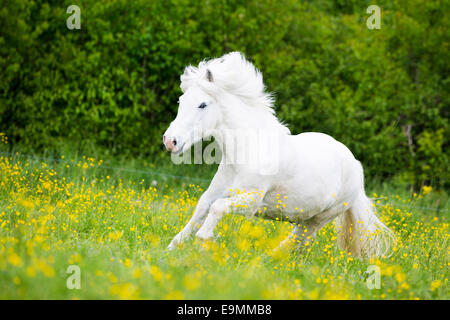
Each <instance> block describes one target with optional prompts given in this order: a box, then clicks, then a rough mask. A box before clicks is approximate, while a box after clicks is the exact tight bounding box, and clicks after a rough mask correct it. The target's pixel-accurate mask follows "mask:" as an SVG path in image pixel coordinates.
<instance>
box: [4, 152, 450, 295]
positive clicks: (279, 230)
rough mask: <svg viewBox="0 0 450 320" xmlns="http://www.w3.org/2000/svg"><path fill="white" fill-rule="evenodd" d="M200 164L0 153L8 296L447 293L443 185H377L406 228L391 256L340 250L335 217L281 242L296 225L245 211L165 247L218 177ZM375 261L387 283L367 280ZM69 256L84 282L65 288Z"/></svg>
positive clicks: (380, 208) (386, 209)
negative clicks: (306, 240)
mask: <svg viewBox="0 0 450 320" xmlns="http://www.w3.org/2000/svg"><path fill="white" fill-rule="evenodd" d="M0 151H1V150H0ZM125 163H127V166H125ZM138 165H139V166H138ZM198 167H199V166H197V167H195V168H193V167H192V166H188V167H187V168H186V167H185V168H184V169H183V168H182V167H180V166H178V168H176V169H175V171H174V172H175V173H174V175H173V176H169V177H167V176H162V175H158V174H155V175H150V174H149V173H151V172H153V171H154V170H156V169H155V168H154V167H153V166H152V165H151V164H145V163H139V164H138V163H136V162H133V161H128V162H123V163H122V166H120V169H119V167H118V166H117V167H116V166H113V165H110V164H108V161H107V160H105V161H104V162H103V161H101V160H100V159H94V158H89V157H75V156H70V157H69V156H66V157H60V158H59V159H53V160H51V161H50V159H36V158H27V157H24V156H23V155H21V154H20V153H17V154H14V155H5V154H4V155H0V288H1V290H0V299H448V298H449V296H448V270H449V265H450V263H449V242H448V241H449V238H448V232H449V210H450V209H449V205H448V204H449V202H448V197H447V196H446V195H445V193H443V192H438V191H436V190H433V189H432V188H431V187H427V186H424V187H423V188H422V190H421V192H420V193H417V194H416V193H414V194H413V193H410V192H408V191H406V190H404V189H399V190H395V189H393V188H392V187H388V186H386V185H382V186H379V187H372V188H370V195H371V196H372V197H373V198H375V199H376V200H375V201H376V206H377V214H378V215H379V216H381V219H382V220H383V221H384V222H385V223H386V224H387V225H388V226H389V227H390V228H391V229H392V230H394V231H395V233H396V235H397V237H398V243H397V246H396V247H395V248H394V254H393V255H392V256H391V257H389V258H384V259H379V260H378V259H377V260H372V261H360V260H358V259H354V258H353V257H351V256H349V255H348V254H347V253H345V252H342V251H340V250H339V249H338V247H337V244H336V233H335V230H334V226H333V225H332V224H330V225H327V226H326V227H325V228H323V229H322V230H321V231H320V232H319V234H318V237H317V238H316V240H315V241H313V242H312V243H311V244H309V245H308V247H307V248H306V250H305V251H303V252H295V251H294V252H277V253H274V252H273V251H272V249H273V248H274V247H275V246H276V245H277V244H278V243H279V242H280V241H281V240H283V239H284V238H285V237H286V236H287V234H288V233H289V231H290V228H291V227H290V225H289V224H288V223H284V222H278V221H269V220H262V219H259V218H250V219H249V218H244V217H242V216H238V215H228V216H226V217H225V218H224V219H223V221H222V222H221V223H220V224H219V226H218V227H217V228H216V230H215V233H216V235H217V239H216V240H215V241H214V242H199V241H197V240H194V239H193V240H191V241H188V242H187V243H185V244H184V245H182V246H181V247H180V248H179V249H177V250H174V251H167V250H166V247H167V245H168V243H169V241H170V240H171V239H172V237H173V236H174V235H175V234H176V233H177V232H179V231H180V229H181V228H182V227H183V226H184V225H185V223H186V222H187V221H188V219H189V218H190V216H191V215H192V213H193V210H194V208H195V205H196V202H197V200H198V198H199V196H200V195H201V193H202V192H203V191H204V189H205V188H206V187H207V185H208V182H207V180H208V178H209V176H208V174H205V177H206V178H205V180H198V181H196V182H193V181H195V180H194V178H192V179H189V177H196V178H197V179H198V178H199V177H200V176H203V174H200V173H198V172H197V169H199V168H198ZM176 170H179V171H180V170H184V173H185V176H187V178H180V177H178V175H179V174H180V172H183V171H180V172H176ZM165 172H166V173H167V170H166V171H165ZM145 173H146V174H145ZM211 173H212V172H211ZM372 264H376V265H378V266H379V267H380V270H381V289H373V290H369V289H368V288H367V285H366V280H365V279H366V273H365V271H366V270H367V268H368V266H369V265H372ZM70 265H77V266H79V268H80V270H81V288H80V289H68V288H67V285H66V282H67V279H68V277H69V276H70V274H68V273H67V269H68V267H69V266H70Z"/></svg>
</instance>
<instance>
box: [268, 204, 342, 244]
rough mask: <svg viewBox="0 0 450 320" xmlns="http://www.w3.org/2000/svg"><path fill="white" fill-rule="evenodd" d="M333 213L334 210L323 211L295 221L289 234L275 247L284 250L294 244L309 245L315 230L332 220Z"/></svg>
mask: <svg viewBox="0 0 450 320" xmlns="http://www.w3.org/2000/svg"><path fill="white" fill-rule="evenodd" d="M335 215H336V212H335V211H324V212H322V213H319V214H317V215H315V216H313V217H312V218H310V219H307V220H304V221H300V222H298V223H295V224H294V229H293V230H292V232H291V234H289V236H288V237H287V238H286V239H285V240H283V241H282V242H281V243H280V245H279V246H278V247H277V249H284V250H286V249H287V248H288V249H290V248H293V247H294V246H296V247H297V248H303V247H306V246H309V245H311V243H312V242H313V241H314V239H315V238H316V233H317V231H319V230H320V229H321V228H322V227H324V226H325V225H326V224H327V223H329V222H330V221H331V220H333V219H334V218H335Z"/></svg>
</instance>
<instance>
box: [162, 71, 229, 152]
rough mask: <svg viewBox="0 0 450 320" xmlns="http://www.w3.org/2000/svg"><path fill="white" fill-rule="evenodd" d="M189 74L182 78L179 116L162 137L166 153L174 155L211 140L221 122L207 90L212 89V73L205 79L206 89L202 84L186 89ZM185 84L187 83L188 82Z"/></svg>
mask: <svg viewBox="0 0 450 320" xmlns="http://www.w3.org/2000/svg"><path fill="white" fill-rule="evenodd" d="M187 73H189V70H188V68H187V70H186V71H185V73H184V75H183V76H182V77H181V79H182V85H181V88H182V89H183V95H181V96H180V98H179V100H178V113H177V116H176V118H175V120H174V121H172V123H171V124H170V126H169V128H168V129H167V130H166V132H165V133H164V135H163V143H164V145H165V146H166V149H167V150H168V151H170V152H172V153H176V154H178V153H182V152H184V151H186V150H188V149H189V148H190V147H191V146H192V145H193V144H194V143H196V142H198V141H200V140H202V139H203V138H207V137H210V136H211V135H212V132H213V131H214V130H215V129H216V128H217V125H218V124H219V122H220V120H221V113H220V109H219V105H218V103H217V101H216V100H215V99H214V98H213V96H212V94H208V93H207V92H208V90H205V86H208V84H209V85H212V82H213V78H212V74H211V71H209V70H207V72H206V74H205V75H204V77H203V79H201V80H202V81H203V82H205V83H203V85H201V83H199V81H195V82H194V83H192V82H191V83H190V85H189V86H183V77H187ZM185 82H186V81H185Z"/></svg>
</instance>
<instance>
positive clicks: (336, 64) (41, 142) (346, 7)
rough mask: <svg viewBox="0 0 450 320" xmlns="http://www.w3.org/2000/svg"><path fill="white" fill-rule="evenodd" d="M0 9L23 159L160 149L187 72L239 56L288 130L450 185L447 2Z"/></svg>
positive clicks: (391, 169)
mask: <svg viewBox="0 0 450 320" xmlns="http://www.w3.org/2000/svg"><path fill="white" fill-rule="evenodd" d="M73 2H74V1H70V2H69V1H62V2H61V1H29V0H21V1H18V0H15V1H14V0H13V1H7V2H6V3H5V2H2V5H1V6H0V20H1V21H2V27H1V29H0V132H6V134H7V135H8V137H9V139H10V142H11V143H10V146H12V147H14V146H15V145H18V146H19V145H20V146H21V148H25V149H28V150H38V151H39V150H44V149H47V150H49V149H53V150H58V149H61V148H62V146H66V145H67V143H68V142H70V144H71V147H72V148H75V149H82V150H86V149H91V150H92V149H94V148H103V150H104V151H107V150H108V152H109V151H110V152H112V153H114V154H129V155H139V156H151V157H152V159H158V158H159V157H160V155H161V153H162V146H161V143H160V141H161V138H160V137H161V134H162V132H163V131H164V129H165V128H166V127H167V125H168V124H169V122H170V121H171V120H172V119H173V117H174V115H175V113H176V108H177V105H176V101H177V96H178V95H179V94H180V89H179V76H180V74H181V72H182V71H183V69H184V67H185V66H186V65H187V64H189V63H193V64H194V63H198V62H199V61H200V60H201V59H203V58H205V57H215V56H220V55H222V54H224V53H226V52H229V51H232V50H240V51H242V52H244V53H245V54H246V55H247V56H248V57H249V58H250V59H251V60H252V61H253V62H254V63H255V64H256V66H257V67H258V68H260V69H261V70H262V72H263V73H264V76H265V81H266V83H267V86H268V89H269V90H271V91H274V92H275V93H276V97H277V111H278V115H279V117H280V118H281V119H283V120H284V121H285V122H287V123H288V124H289V126H290V128H291V131H292V132H293V133H300V132H302V131H321V132H325V133H328V134H330V135H332V136H333V137H335V138H337V139H338V140H340V141H342V142H343V143H345V144H346V145H348V146H349V148H350V149H351V150H352V151H353V153H354V154H355V156H356V157H357V158H358V159H360V160H361V161H362V162H363V164H364V167H365V168H366V173H367V174H368V175H370V176H377V177H381V178H385V177H389V176H392V175H398V176H399V177H401V178H402V179H403V180H405V181H407V182H409V183H412V184H415V185H417V186H420V184H422V183H432V184H434V185H437V186H441V187H442V186H443V185H445V184H446V183H448V181H449V179H448V173H447V169H448V162H449V151H448V150H449V148H448V146H449V145H448V139H446V138H447V137H448V136H449V133H450V132H449V131H450V126H449V123H448V110H449V108H448V106H449V102H450V101H449V95H448V91H449V90H448V89H449V78H448V75H449V74H450V72H449V64H448V61H450V59H449V58H450V57H449V53H448V44H449V28H448V24H449V23H450V19H449V12H450V10H449V9H450V8H449V2H448V1H438V0H426V1H425V0H410V1H406V0H403V1H402V0H398V1H376V3H377V4H378V5H379V6H380V7H381V10H382V16H381V29H380V30H369V29H368V28H367V26H366V19H367V18H368V16H369V14H367V13H366V9H367V7H368V6H369V5H370V4H373V2H372V1H370V2H369V1H355V0H334V1H325V0H320V1H300V2H299V1H294V0H257V1H256V0H255V1H244V0H229V1H225V0H209V1H189V0H154V1H148V0H134V1H125V0H114V1H111V0H101V1H99V0H95V1H94V0H84V1H81V0H80V1H76V4H78V5H79V6H80V8H81V30H69V29H68V28H67V27H66V19H67V18H68V17H69V14H67V13H66V8H67V7H68V5H70V4H73Z"/></svg>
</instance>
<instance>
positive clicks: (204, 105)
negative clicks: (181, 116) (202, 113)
mask: <svg viewBox="0 0 450 320" xmlns="http://www.w3.org/2000/svg"><path fill="white" fill-rule="evenodd" d="M198 107H199V108H200V109H204V108H206V103H204V102H202V103H201V104H200V105H199V106H198Z"/></svg>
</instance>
